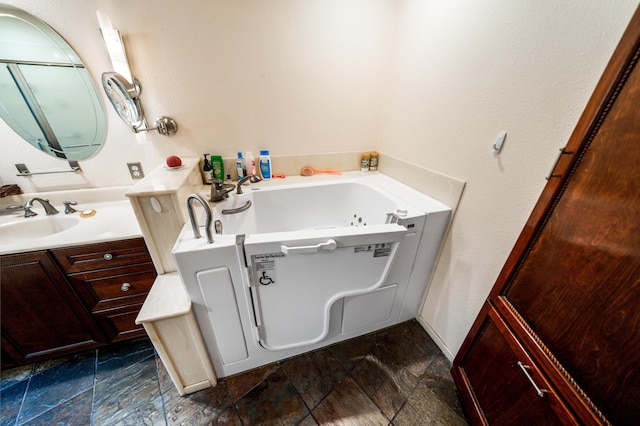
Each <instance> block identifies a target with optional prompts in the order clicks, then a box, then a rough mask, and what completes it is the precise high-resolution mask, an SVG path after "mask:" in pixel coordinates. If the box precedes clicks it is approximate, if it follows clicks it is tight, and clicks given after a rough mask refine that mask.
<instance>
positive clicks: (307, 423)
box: [298, 414, 318, 426]
mask: <svg viewBox="0 0 640 426" xmlns="http://www.w3.org/2000/svg"><path fill="white" fill-rule="evenodd" d="M298 426H318V422H316V419H314V418H313V416H312V415H311V414H309V415H308V416H307V417H305V418H304V420H303V421H301V422H300V423H298Z"/></svg>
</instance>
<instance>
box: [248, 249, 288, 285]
mask: <svg viewBox="0 0 640 426" xmlns="http://www.w3.org/2000/svg"><path fill="white" fill-rule="evenodd" d="M251 257H252V258H253V264H254V265H256V277H255V278H256V282H258V283H259V284H260V285H269V284H275V283H276V281H277V276H276V259H277V258H279V257H285V255H284V254H283V253H270V254H257V255H254V256H251Z"/></svg>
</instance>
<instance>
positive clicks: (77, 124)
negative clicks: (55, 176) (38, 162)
mask: <svg viewBox="0 0 640 426" xmlns="http://www.w3.org/2000/svg"><path fill="white" fill-rule="evenodd" d="M0 117H2V119H3V120H4V121H5V122H6V123H7V124H8V125H9V126H10V127H11V128H12V129H13V130H15V131H16V132H17V133H18V134H19V135H20V136H22V137H23V138H24V139H25V140H26V141H27V142H29V143H30V144H31V145H33V146H34V147H36V148H37V149H39V150H41V151H42V152H46V153H47V154H49V155H52V156H54V157H58V158H62V159H66V160H76V161H77V160H84V159H87V158H89V157H91V156H92V155H93V154H95V153H96V152H97V151H98V150H99V149H100V146H101V145H102V142H103V141H104V137H105V134H106V118H105V113H104V109H103V107H102V103H101V102H100V98H99V97H98V93H97V91H96V88H95V85H94V84H93V81H92V80H91V76H90V75H89V72H88V71H87V70H86V68H85V66H84V64H83V63H82V62H81V61H80V59H79V58H78V55H76V53H75V52H74V51H73V49H72V48H71V46H69V45H68V44H67V42H65V41H64V39H63V38H62V37H61V36H60V35H59V34H58V33H56V32H55V31H54V30H53V29H52V28H51V27H49V26H48V25H47V24H46V23H45V22H43V21H41V20H40V19H38V18H36V17H34V16H32V15H30V14H28V13H27V12H25V11H23V10H20V9H17V8H15V7H11V6H7V5H0Z"/></svg>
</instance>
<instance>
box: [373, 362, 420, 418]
mask: <svg viewBox="0 0 640 426" xmlns="http://www.w3.org/2000/svg"><path fill="white" fill-rule="evenodd" d="M418 381H419V379H418V378H417V377H416V376H414V375H413V374H411V373H410V372H409V371H407V370H406V369H404V368H402V369H399V370H397V371H393V372H391V373H390V374H388V375H387V376H386V377H385V379H384V381H383V382H382V384H381V385H380V386H379V387H378V389H376V391H375V392H374V393H373V395H370V398H371V399H372V400H373V402H375V403H376V404H377V405H378V407H379V408H380V410H382V412H383V413H384V414H385V416H387V418H388V419H389V420H391V419H392V418H393V417H394V416H395V415H396V414H397V413H398V411H399V410H400V408H401V407H402V405H403V404H404V403H405V401H406V400H407V398H409V395H411V392H413V390H414V389H415V387H416V385H417V384H418Z"/></svg>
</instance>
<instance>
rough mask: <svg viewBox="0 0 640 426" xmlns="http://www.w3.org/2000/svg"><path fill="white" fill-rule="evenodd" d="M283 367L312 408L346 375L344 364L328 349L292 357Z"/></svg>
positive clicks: (308, 405)
mask: <svg viewBox="0 0 640 426" xmlns="http://www.w3.org/2000/svg"><path fill="white" fill-rule="evenodd" d="M282 369H283V370H284V372H285V374H286V375H287V377H288V378H289V381H290V382H291V384H293V386H294V387H295V388H296V390H297V391H298V393H299V394H300V396H302V399H303V400H304V402H305V403H306V404H307V407H309V408H311V409H313V408H314V407H315V406H316V405H318V403H319V402H320V401H321V400H322V398H324V397H325V396H326V395H327V394H329V392H331V390H332V389H333V388H334V387H335V386H336V385H337V384H338V383H340V382H341V381H342V379H344V377H345V376H346V372H345V370H344V368H342V365H341V364H340V363H339V362H338V360H337V359H336V358H335V357H334V356H333V355H331V352H329V351H328V350H326V349H320V350H317V351H314V352H310V353H307V354H304V355H300V356H297V357H295V358H291V359H289V360H288V361H286V362H285V363H284V364H283V365H282Z"/></svg>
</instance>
